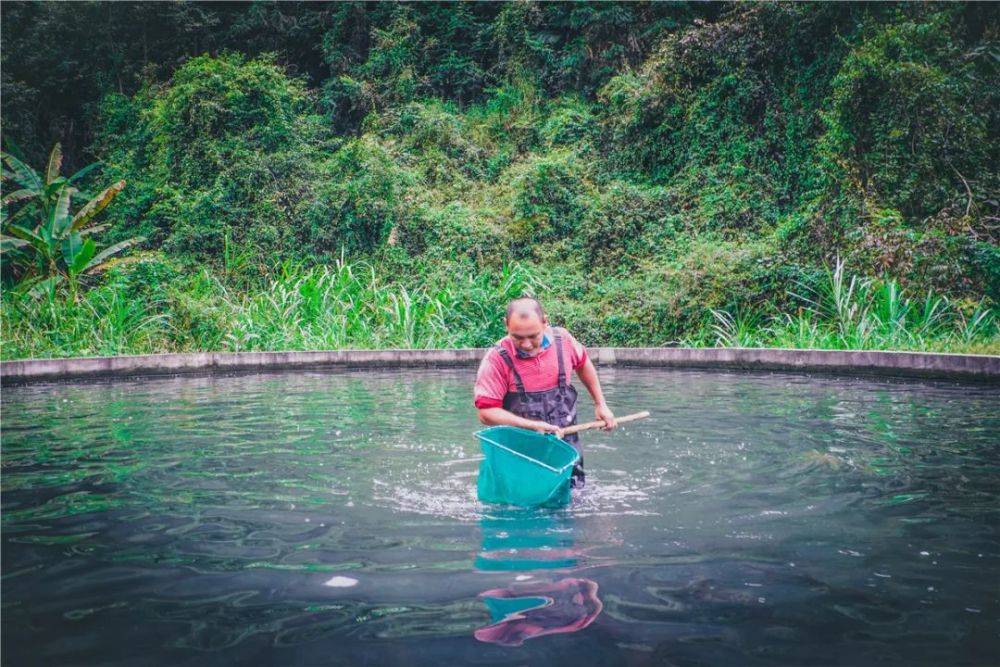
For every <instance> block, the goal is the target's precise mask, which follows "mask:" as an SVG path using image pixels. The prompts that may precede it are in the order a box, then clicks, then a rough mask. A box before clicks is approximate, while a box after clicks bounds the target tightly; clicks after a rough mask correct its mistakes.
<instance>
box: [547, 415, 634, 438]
mask: <svg viewBox="0 0 1000 667" xmlns="http://www.w3.org/2000/svg"><path fill="white" fill-rule="evenodd" d="M648 416H649V412H647V411H646V410H643V411H642V412H637V413H635V414H634V415H625V416H624V417H615V421H616V422H617V423H619V424H623V423H625V422H632V421H635V420H637V419H645V418H646V417H648ZM592 428H604V421H603V420H599V421H593V422H587V423H586V424H577V425H576V426H568V427H566V428H564V429H563V435H572V434H573V433H579V432H580V431H589V430H590V429H592Z"/></svg>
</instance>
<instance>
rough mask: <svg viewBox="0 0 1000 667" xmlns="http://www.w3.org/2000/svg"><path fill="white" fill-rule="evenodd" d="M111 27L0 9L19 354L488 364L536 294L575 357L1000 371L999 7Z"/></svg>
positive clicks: (101, 13)
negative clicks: (78, 204) (439, 351)
mask: <svg viewBox="0 0 1000 667" xmlns="http://www.w3.org/2000/svg"><path fill="white" fill-rule="evenodd" d="M108 7H109V6H108V5H102V4H101V3H74V4H73V5H72V7H69V6H66V5H63V4H61V3H31V2H7V3H4V4H3V6H2V10H0V11H2V12H3V17H2V18H3V22H2V30H3V43H4V47H3V52H2V57H3V79H2V86H3V90H2V93H3V95H2V105H3V106H2V112H3V118H4V127H3V135H4V139H5V141H7V142H16V145H18V146H21V147H22V148H23V159H21V158H17V157H14V155H19V153H17V152H16V151H14V150H10V151H9V155H8V154H5V156H4V159H5V161H6V164H7V168H8V169H9V170H10V171H9V173H7V172H5V181H4V193H3V194H4V207H3V208H4V216H5V217H4V220H3V223H2V225H3V233H4V236H5V237H10V238H9V240H8V239H7V238H5V241H4V253H3V295H2V302H0V304H2V307H3V317H2V334H3V350H2V356H3V358H5V359H8V358H19V357H28V356H65V355H92V354H124V353H141V352H160V351H193V350H265V349H266V350H272V349H318V348H344V347H366V348H372V347H437V346H441V347H450V346H480V345H487V344H489V343H490V342H492V340H494V339H495V338H497V337H499V336H500V335H501V333H502V327H501V324H500V321H499V314H500V313H501V309H502V305H503V303H504V301H505V300H506V299H508V298H510V297H511V296H514V295H517V294H520V293H522V292H531V293H536V294H538V295H539V296H540V297H541V298H542V299H543V300H544V301H545V303H546V305H547V306H548V308H549V310H550V314H551V316H552V319H553V320H554V321H556V322H558V323H560V324H564V325H565V326H567V327H569V328H570V329H571V330H573V331H574V332H575V333H576V334H577V335H578V336H579V337H580V338H581V339H582V340H583V341H584V342H586V343H588V344H592V345H596V344H600V345H667V344H696V345H717V344H719V345H746V346H756V345H766V346H774V345H777V346H786V347H826V348H838V349H843V348H858V349H914V350H946V351H969V352H982V353H991V354H996V353H1000V327H998V315H1000V312H998V311H1000V248H998V243H997V234H998V229H1000V224H998V223H1000V170H997V169H996V165H997V164H1000V11H997V9H996V7H995V6H994V5H990V4H989V3H981V4H980V3H969V4H947V5H937V4H929V3H921V4H917V3H908V4H900V5H895V4H880V5H861V4H833V3H816V4H808V3H802V4H787V3H786V4H774V3H767V4H764V3H760V4H733V5H718V4H702V3H698V4H692V5H686V4H667V3H634V4H624V3H585V4H584V3H578V4H574V3H534V2H515V3H468V4H456V3H423V4H416V5H415V4H410V3H405V4H393V3H375V4H364V3H358V4H354V3H330V4H324V3H274V4H271V3H255V4H252V5H245V4H242V3H228V4H222V5H219V4H215V5H204V4H194V3H169V4H167V3H152V4H148V3H145V4H143V3H135V4H128V3H122V4H119V5H115V6H113V7H112V8H111V9H112V11H111V12H110V13H109V11H108ZM91 25H99V26H100V31H101V35H102V38H101V39H100V40H98V45H97V46H94V40H93V36H92V34H91V32H90V30H89V28H88V26H91ZM137 26H138V27H141V30H137ZM39 45H44V46H39ZM74 62H75V63H86V64H87V66H86V67H82V68H80V67H78V68H76V69H73V70H72V72H69V71H67V68H66V67H65V66H64V64H65V63H74ZM58 142H61V144H62V146H63V147H64V148H66V150H67V157H66V161H67V163H68V164H69V165H70V166H75V167H77V168H79V167H80V166H82V165H84V164H86V163H88V162H92V161H95V160H96V161H99V162H100V169H92V170H91V169H86V170H84V171H83V173H81V174H78V175H77V176H75V177H73V178H70V179H65V178H63V177H59V176H58V172H59V166H58V163H59V161H60V160H59V158H55V164H56V167H55V171H54V172H52V167H51V165H52V164H53V162H52V160H50V161H49V164H50V167H49V169H47V170H46V176H44V177H43V176H41V175H39V174H37V173H36V172H34V171H33V170H32V169H31V168H30V167H28V166H27V165H29V164H42V163H43V162H44V156H45V155H46V154H47V153H48V151H49V149H50V148H51V146H52V145H54V144H56V143H58ZM9 145H10V146H14V143H9ZM58 153H59V151H58V148H57V150H56V151H55V152H53V156H55V155H57V154H58ZM11 160H14V161H16V164H15V162H12V161H11ZM31 174H34V180H32V177H31ZM50 174H54V175H53V176H52V178H51V179H49V180H46V179H47V178H48V175H50ZM8 176H9V177H10V180H7V179H8ZM25 179H27V180H25ZM14 180H16V181H17V182H19V183H20V184H21V185H19V186H17V187H18V190H17V191H14V190H11V189H10V186H11V184H12V183H13V181H14ZM123 182H124V183H127V187H124V188H122V187H121V185H120V184H121V183H123ZM26 183H27V186H28V187H26V185H25V184H26ZM107 183H115V184H116V185H113V186H111V188H106V187H103V186H104V185H105V184H107ZM32 188H34V190H32ZM74 188H79V189H85V190H87V191H95V192H101V194H99V195H98V196H97V197H96V198H94V201H96V202H100V203H99V204H94V205H91V204H86V203H85V200H83V199H81V197H80V195H79V193H73V192H72V189H74ZM9 190H10V191H9ZM25 190H28V191H32V192H35V191H37V194H36V195H32V196H31V197H28V196H27V195H24V196H22V194H20V193H23V192H24V191H25ZM119 191H120V192H119ZM59 193H61V194H59ZM67 193H69V194H67ZM116 194H117V197H115V195H116ZM74 196H75V197H76V198H77V199H81V201H82V202H83V203H84V206H83V208H82V209H80V213H78V214H77V215H76V218H78V219H79V218H80V216H81V215H83V216H84V217H85V218H86V220H85V221H84V222H83V223H82V225H76V224H75V223H73V222H72V220H73V219H74V217H73V216H72V215H70V213H69V202H70V201H72V199H73V197H74ZM112 198H114V201H113V202H112V201H111V199H112ZM87 199H90V198H89V197H88V198H87ZM60 202H62V203H60ZM108 204H110V205H108ZM103 206H107V208H106V209H104V210H103V211H100V209H101V208H103ZM88 207H89V208H88ZM53 211H55V214H53ZM98 213H100V217H95V216H96V215H97V214H98ZM53 215H54V217H53ZM25 221H30V223H28V222H25ZM74 227H76V229H74ZM88 229H89V230H91V231H97V230H103V235H104V236H103V238H106V239H107V243H108V244H109V246H108V248H107V249H105V250H104V251H103V252H104V253H106V254H102V252H101V251H100V250H99V249H98V248H97V246H96V244H95V243H94V241H93V240H92V237H90V236H88V235H87V234H85V233H83V232H86V231H87V230H88ZM42 230H48V231H46V232H45V233H49V232H51V234H49V236H50V237H51V239H50V240H46V237H44V235H43V234H42V233H41V232H42ZM29 232H30V235H29ZM74 233H79V236H77V237H72V234H74ZM67 234H68V235H69V236H67ZM32 236H35V237H38V239H39V241H44V243H41V242H37V241H34V242H33V241H32ZM137 239H142V240H141V242H140V243H139V244H138V245H137V247H135V248H132V255H131V256H130V257H128V258H126V259H124V260H118V261H117V262H114V261H113V262H111V265H104V264H102V263H103V261H104V260H105V259H108V258H109V257H110V255H111V254H113V253H114V252H119V251H121V250H124V249H125V248H126V247H128V246H129V245H130V244H131V243H134V242H135V241H136V240H137ZM15 246H16V247H15ZM67 253H68V254H67ZM56 276H61V277H62V278H61V281H60V282H59V284H56V282H57V281H56V280H48V281H46V279H49V278H53V277H56ZM32 281H34V282H32ZM40 288H41V289H40Z"/></svg>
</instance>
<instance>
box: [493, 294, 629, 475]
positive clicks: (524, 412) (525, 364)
mask: <svg viewBox="0 0 1000 667" xmlns="http://www.w3.org/2000/svg"><path fill="white" fill-rule="evenodd" d="M504 322H505V324H506V325H507V335H506V336H504V337H503V338H502V339H500V340H499V341H498V342H497V344H496V345H495V346H494V347H493V349H491V350H490V351H489V352H487V353H486V356H485V357H484V358H483V361H482V363H481V364H480V365H479V373H478V374H477V375H476V388H475V398H476V407H477V408H478V409H479V421H481V422H482V423H484V424H486V425H487V426H518V427H520V428H526V429H531V430H533V431H538V432H539V433H555V434H556V435H557V436H559V437H560V438H561V437H563V429H564V428H565V427H567V426H571V425H573V424H575V423H576V396H577V394H576V389H575V388H574V387H573V385H571V384H570V377H571V375H570V369H572V370H575V371H576V374H577V375H578V376H579V378H580V381H581V382H583V385H584V386H585V387H586V388H587V391H589V392H590V395H591V397H592V398H593V399H594V415H595V416H596V417H597V419H598V420H601V421H603V422H604V423H605V426H604V430H606V431H610V430H611V429H613V428H614V427H615V426H616V424H615V415H614V413H612V412H611V409H610V408H609V407H608V404H607V403H606V402H605V400H604V394H603V393H602V392H601V383H600V380H598V378H597V369H596V368H594V364H593V363H592V362H591V361H590V359H588V358H587V350H586V349H584V347H583V346H582V345H580V343H578V342H577V341H576V339H574V338H573V336H572V335H570V333H569V332H568V331H566V330H565V329H560V328H553V327H550V326H549V320H548V317H547V316H546V315H545V311H544V310H543V309H542V304H541V303H539V301H538V300H537V299H533V298H529V297H526V298H521V299H514V300H513V301H511V302H510V304H509V305H508V306H507V315H506V317H505V318H504ZM565 440H566V442H568V443H570V444H571V445H573V447H574V448H575V449H576V450H577V451H578V452H579V451H580V436H579V435H577V434H575V433H574V434H572V435H568V436H566V437H565ZM585 482H586V477H585V475H584V471H583V456H582V452H581V457H580V461H579V462H578V463H577V465H576V466H575V467H574V469H573V477H572V481H571V486H573V487H577V488H579V487H583V485H584V483H585Z"/></svg>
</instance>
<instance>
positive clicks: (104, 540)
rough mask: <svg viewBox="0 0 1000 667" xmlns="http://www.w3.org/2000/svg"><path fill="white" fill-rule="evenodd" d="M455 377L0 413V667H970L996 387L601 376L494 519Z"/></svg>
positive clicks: (240, 381)
mask: <svg viewBox="0 0 1000 667" xmlns="http://www.w3.org/2000/svg"><path fill="white" fill-rule="evenodd" d="M471 373H472V371H471V370H470V371H449V372H441V371H426V372H421V371H407V372H405V373H395V372H379V373H372V372H367V373H360V372H359V373H339V374H338V373H289V374H271V375H249V376H248V375H243V376H234V377H210V378H191V377H189V378H177V379H146V380H134V381H117V382H103V383H97V382H95V383H75V384H46V385H34V386H26V387H16V388H8V389H5V390H4V391H3V396H2V409H3V414H2V418H3V427H2V428H3V430H2V438H3V442H2V447H3V450H2V464H3V477H2V510H3V512H2V527H3V552H2V574H3V582H2V609H0V611H2V660H3V662H4V664H10V665H31V664H41V665H97V664H107V665H229V664H249V665H428V666H431V665H434V666H437V665H441V664H446V665H447V664H451V665H467V664H473V665H547V666H551V665H557V664H560V665H561V664H573V665H676V666H681V665H684V666H688V665H727V666H728V665H989V664H997V662H998V657H1000V409H998V408H1000V388H998V387H996V386H992V387H991V386H983V385H979V386H977V385H957V384H947V383H932V382H906V383H903V382H897V381H891V380H850V379H838V378H829V377H807V376H797V375H766V374H730V373H701V372H684V371H661V370H626V369H620V368H619V369H606V370H604V371H603V372H602V378H603V381H604V385H605V388H606V393H607V394H608V396H609V399H610V401H611V403H612V407H613V408H614V409H616V411H617V412H618V413H619V414H625V413H627V412H632V411H638V410H642V409H647V410H650V411H651V412H652V413H653V416H652V418H651V419H649V420H646V421H644V422H639V423H636V424H633V425H630V426H628V427H627V428H626V429H623V430H619V431H617V432H615V433H613V434H604V433H592V434H589V435H586V436H585V437H584V447H585V454H586V463H587V470H588V487H587V488H586V489H585V490H583V491H582V492H581V493H579V494H578V495H577V496H576V497H575V499H574V502H573V504H572V505H571V506H570V507H569V508H567V509H565V510H559V511H551V510H549V511H520V510H512V509H504V508H498V507H484V506H481V505H479V504H478V503H477V501H476V497H475V480H476V470H477V458H478V456H479V452H478V445H477V443H476V441H475V439H474V438H473V436H472V433H473V431H475V430H477V429H478V428H479V425H478V423H477V420H476V418H475V415H474V410H473V409H472V405H471V386H470V385H471ZM583 393H584V394H585V392H583ZM590 414H592V411H591V406H590V404H589V402H588V401H586V400H585V401H584V405H583V406H582V410H581V415H582V416H584V417H588V418H589V416H590ZM484 593H486V595H483V594H484Z"/></svg>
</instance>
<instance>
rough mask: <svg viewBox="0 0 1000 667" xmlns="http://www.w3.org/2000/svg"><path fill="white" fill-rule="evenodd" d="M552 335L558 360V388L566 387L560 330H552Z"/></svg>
mask: <svg viewBox="0 0 1000 667" xmlns="http://www.w3.org/2000/svg"><path fill="white" fill-rule="evenodd" d="M552 333H554V334H555V335H556V358H557V359H558V360H559V387H560V388H562V387H565V386H566V366H565V365H564V363H563V353H562V329H556V328H555V327H553V328H552Z"/></svg>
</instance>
